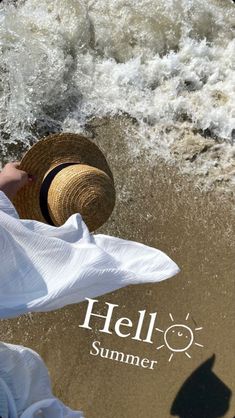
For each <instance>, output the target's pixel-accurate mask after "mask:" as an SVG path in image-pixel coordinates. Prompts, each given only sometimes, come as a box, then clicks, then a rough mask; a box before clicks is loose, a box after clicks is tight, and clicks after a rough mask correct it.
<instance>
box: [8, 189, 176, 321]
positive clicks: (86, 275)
mask: <svg viewBox="0 0 235 418" xmlns="http://www.w3.org/2000/svg"><path fill="white" fill-rule="evenodd" d="M0 257H1V258H0V318H10V317H16V316H19V315H22V314H25V313H27V312H37V311H40V312H42V311H51V310H54V309H58V308H61V307H63V306H65V305H68V304H72V303H78V302H81V301H83V300H84V299H85V298H86V297H96V296H100V295H103V294H105V293H108V292H111V291H114V290H116V289H119V288H122V287H125V286H128V285H131V284H138V283H148V282H149V283H150V282H151V283H155V282H159V281H161V280H164V279H167V278H169V277H171V276H174V275H175V274H176V273H178V271H179V267H178V266H177V265H176V263H175V262H174V261H173V260H171V259H170V258H169V257H168V256H167V255H166V254H165V253H163V252H162V251H160V250H158V249H156V248H152V247H149V246H147V245H144V244H141V243H138V242H134V241H129V240H124V239H121V238H116V237H112V236H108V235H102V234H91V233H90V232H89V230H88V228H87V226H86V224H85V223H84V221H83V219H82V217H81V215H80V214H79V213H76V214H73V215H71V216H70V217H69V219H68V220H67V221H66V222H65V223H64V224H63V225H62V226H59V227H56V226H51V225H47V224H44V223H42V222H39V221H35V220H28V219H20V218H19V215H18V213H17V211H16V209H15V207H14V205H13V204H12V202H11V201H10V200H9V199H8V197H7V196H6V195H5V193H4V192H2V191H0Z"/></svg>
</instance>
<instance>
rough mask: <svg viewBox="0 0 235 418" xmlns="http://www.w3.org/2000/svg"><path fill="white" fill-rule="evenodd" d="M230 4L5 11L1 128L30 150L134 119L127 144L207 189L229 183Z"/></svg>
mask: <svg viewBox="0 0 235 418" xmlns="http://www.w3.org/2000/svg"><path fill="white" fill-rule="evenodd" d="M234 9H235V6H234V4H233V2H232V1H230V0H168V1H165V0H151V1H149V0H140V1H138V2H136V1H134V0H110V1H107V0H96V1H94V0H93V1H91V0H90V1H88V0H87V1H77V0H55V1H54V2H51V1H49V0H41V1H40V2H38V1H36V0H26V1H25V0H24V1H20V0H19V1H18V2H17V7H16V6H15V5H14V4H13V2H12V3H11V2H9V1H5V2H3V3H1V5H0V56H1V61H0V74H1V80H0V130H1V138H0V141H1V146H2V152H4V149H5V150H6V149H7V144H9V143H16V144H18V143H20V142H23V143H26V144H27V143H29V141H31V142H33V141H35V140H36V138H38V137H40V136H41V135H43V134H44V133H47V132H53V131H58V130H64V131H74V132H81V131H83V130H84V129H85V124H86V122H87V121H88V120H89V119H90V118H92V117H94V116H98V117H104V116H107V115H109V116H114V115H121V114H128V115H130V116H131V117H133V118H135V119H136V120H137V121H138V129H137V131H136V133H135V136H134V137H133V135H130V136H129V137H127V140H129V144H130V150H131V152H132V153H136V152H141V149H142V148H143V147H145V148H146V147H147V148H148V149H151V152H152V154H153V155H154V154H157V155H160V156H162V157H164V158H166V159H168V160H171V161H175V162H178V163H179V164H180V165H181V167H182V168H183V169H184V170H185V169H186V170H187V171H188V172H191V171H193V172H194V173H197V174H201V175H202V176H203V179H204V180H203V181H204V182H205V183H208V184H209V183H210V184H212V183H213V182H216V181H221V180H226V181H227V182H228V183H229V184H230V185H232V186H233V185H234V183H233V174H234V154H235V153H234V137H235V107H234V104H235V72H234V60H235V40H234V28H235V12H234Z"/></svg>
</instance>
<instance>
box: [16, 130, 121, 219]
mask: <svg viewBox="0 0 235 418" xmlns="http://www.w3.org/2000/svg"><path fill="white" fill-rule="evenodd" d="M70 162H71V163H79V164H86V165H90V166H93V167H96V168H98V169H100V170H102V171H104V172H105V173H106V174H107V175H108V176H109V177H110V178H111V180H112V181H113V175H112V172H111V170H110V168H109V166H108V163H107V161H106V159H105V157H104V155H103V153H102V152H101V150H100V149H99V148H98V147H97V145H96V144H94V143H93V142H91V141H90V140H89V139H88V138H86V137H84V136H82V135H79V134H72V133H59V134H54V135H50V136H48V137H46V138H44V139H41V140H40V141H38V142H37V143H36V144H34V145H33V146H32V147H31V148H30V149H29V150H28V151H27V152H26V154H25V155H24V156H23V158H22V160H21V162H20V166H19V169H20V170H23V171H26V172H27V173H28V174H32V175H34V176H35V177H36V179H35V180H34V181H32V182H31V183H30V184H29V183H28V184H26V185H25V186H23V187H22V188H21V189H20V190H19V191H18V192H17V193H16V195H15V197H14V199H13V204H14V205H15V207H16V210H17V212H18V214H19V216H20V218H21V219H34V220H37V221H40V222H44V223H47V222H46V220H45V218H44V216H43V214H42V211H41V207H40V199H39V197H40V189H41V185H42V183H43V180H44V178H45V176H46V175H47V174H48V173H49V172H50V171H51V170H52V169H53V168H54V167H56V166H58V165H59V164H63V163H70Z"/></svg>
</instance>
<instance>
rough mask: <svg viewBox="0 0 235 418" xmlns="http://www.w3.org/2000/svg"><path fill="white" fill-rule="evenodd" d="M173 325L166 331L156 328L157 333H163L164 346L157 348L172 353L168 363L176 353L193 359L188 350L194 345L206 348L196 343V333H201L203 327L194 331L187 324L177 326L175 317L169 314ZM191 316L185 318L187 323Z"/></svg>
mask: <svg viewBox="0 0 235 418" xmlns="http://www.w3.org/2000/svg"><path fill="white" fill-rule="evenodd" d="M169 316H170V319H171V322H173V324H172V325H170V326H169V327H168V328H167V329H166V330H165V331H164V330H162V329H159V328H155V329H156V331H159V332H161V333H163V334H164V335H163V338H164V344H162V345H160V346H158V347H157V350H160V349H161V348H163V347H167V348H168V350H169V351H170V352H171V354H170V357H169V359H168V361H171V360H172V358H173V356H174V354H175V353H184V354H185V355H186V356H187V357H188V358H191V355H190V354H189V352H188V350H189V348H190V347H191V346H192V345H193V344H194V345H196V346H198V347H204V346H203V345H202V344H199V343H198V342H196V341H195V333H196V332H198V331H201V330H202V329H203V327H197V328H194V329H193V330H192V329H191V328H190V327H189V326H188V325H185V324H175V323H174V322H175V320H174V318H173V315H172V314H171V313H170V314H169ZM189 316H190V314H189V313H188V314H187V315H186V317H185V321H188V319H189Z"/></svg>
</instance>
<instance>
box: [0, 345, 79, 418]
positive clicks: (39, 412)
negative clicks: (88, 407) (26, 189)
mask: <svg viewBox="0 0 235 418" xmlns="http://www.w3.org/2000/svg"><path fill="white" fill-rule="evenodd" d="M0 402H1V403H0V414H1V415H0V416H2V417H3V418H83V414H82V412H81V411H72V410H71V409H70V408H68V407H66V406H65V405H63V404H62V402H60V401H59V399H57V398H55V397H54V396H53V394H52V392H51V383H50V378H49V375H48V371H47V368H46V366H45V364H44V363H43V361H42V359H41V357H40V356H39V355H38V354H37V353H35V352H34V351H33V350H31V349H29V348H25V347H22V346H19V345H13V344H6V343H2V342H0Z"/></svg>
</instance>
